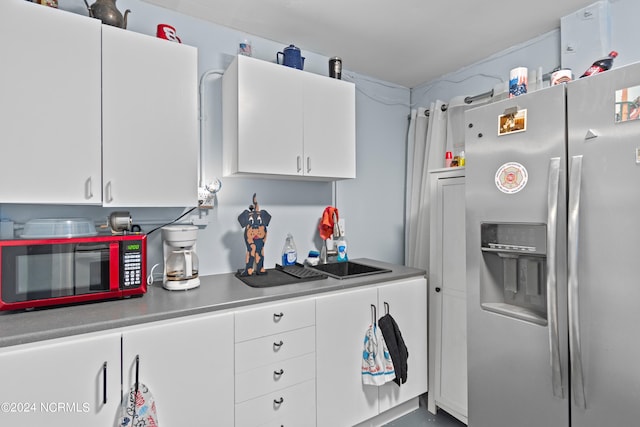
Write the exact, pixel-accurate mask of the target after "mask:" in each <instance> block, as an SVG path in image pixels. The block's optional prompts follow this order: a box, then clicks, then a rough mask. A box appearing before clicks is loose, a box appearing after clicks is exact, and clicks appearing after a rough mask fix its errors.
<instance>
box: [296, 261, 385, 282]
mask: <svg viewBox="0 0 640 427" xmlns="http://www.w3.org/2000/svg"><path fill="white" fill-rule="evenodd" d="M307 268H311V269H313V270H318V271H321V272H323V273H324V274H326V275H327V276H331V277H333V278H336V279H351V278H353V277H361V276H368V275H371V274H380V273H390V272H391V270H389V269H386V268H380V267H372V266H370V265H365V264H360V263H358V262H353V261H346V262H332V263H329V264H318V265H316V266H313V267H307Z"/></svg>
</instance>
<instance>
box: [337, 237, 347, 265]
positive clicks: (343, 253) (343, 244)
mask: <svg viewBox="0 0 640 427" xmlns="http://www.w3.org/2000/svg"><path fill="white" fill-rule="evenodd" d="M336 246H337V250H338V258H337V259H336V261H338V262H345V261H348V260H349V257H348V256H347V238H346V237H344V236H340V238H339V239H338V242H337V243H336Z"/></svg>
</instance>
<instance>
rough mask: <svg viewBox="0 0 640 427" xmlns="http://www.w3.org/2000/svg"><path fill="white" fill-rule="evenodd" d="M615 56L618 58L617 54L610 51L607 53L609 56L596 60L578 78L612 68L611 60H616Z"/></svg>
mask: <svg viewBox="0 0 640 427" xmlns="http://www.w3.org/2000/svg"><path fill="white" fill-rule="evenodd" d="M616 56H618V52H616V51H615V50H612V51H611V52H610V53H609V56H607V57H606V58H602V59H598V60H597V61H596V62H594V63H593V64H592V65H591V67H589V69H587V71H585V72H584V74H583V75H581V76H580V78H583V77H588V76H592V75H594V74H598V73H601V72H603V71H607V70H609V69H611V67H612V66H613V60H614V59H615V58H616Z"/></svg>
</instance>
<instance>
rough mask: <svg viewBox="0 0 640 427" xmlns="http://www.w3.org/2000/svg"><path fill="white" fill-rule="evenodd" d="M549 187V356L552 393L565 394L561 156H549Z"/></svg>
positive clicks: (557, 395)
mask: <svg viewBox="0 0 640 427" xmlns="http://www.w3.org/2000/svg"><path fill="white" fill-rule="evenodd" d="M548 185H549V187H548V191H547V197H548V198H547V211H548V212H547V313H548V316H549V322H548V325H549V356H550V359H551V382H552V384H553V395H554V396H556V397H559V398H561V399H562V398H563V397H564V391H563V390H562V369H561V362H560V336H559V333H558V289H557V277H556V268H557V258H556V250H557V243H558V195H559V192H560V157H554V158H552V159H549V184H548Z"/></svg>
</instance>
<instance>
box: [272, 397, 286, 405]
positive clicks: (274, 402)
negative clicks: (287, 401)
mask: <svg viewBox="0 0 640 427" xmlns="http://www.w3.org/2000/svg"><path fill="white" fill-rule="evenodd" d="M283 402H284V398H283V397H281V398H280V399H273V404H274V405H278V406H280V405H282V403H283Z"/></svg>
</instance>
